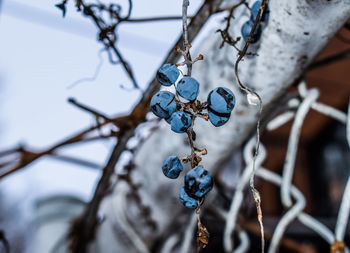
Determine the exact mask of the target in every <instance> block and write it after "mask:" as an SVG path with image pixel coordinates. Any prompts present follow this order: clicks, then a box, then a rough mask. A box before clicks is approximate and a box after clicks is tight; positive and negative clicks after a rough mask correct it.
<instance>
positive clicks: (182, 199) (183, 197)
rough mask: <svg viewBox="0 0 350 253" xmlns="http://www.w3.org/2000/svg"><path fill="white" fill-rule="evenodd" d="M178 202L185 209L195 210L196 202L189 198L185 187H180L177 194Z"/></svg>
mask: <svg viewBox="0 0 350 253" xmlns="http://www.w3.org/2000/svg"><path fill="white" fill-rule="evenodd" d="M179 199H180V202H181V203H182V204H183V205H184V206H185V207H187V208H193V209H195V208H196V207H197V200H196V199H194V198H192V197H190V196H189V195H188V194H187V192H186V191H185V187H182V188H181V190H180V194H179Z"/></svg>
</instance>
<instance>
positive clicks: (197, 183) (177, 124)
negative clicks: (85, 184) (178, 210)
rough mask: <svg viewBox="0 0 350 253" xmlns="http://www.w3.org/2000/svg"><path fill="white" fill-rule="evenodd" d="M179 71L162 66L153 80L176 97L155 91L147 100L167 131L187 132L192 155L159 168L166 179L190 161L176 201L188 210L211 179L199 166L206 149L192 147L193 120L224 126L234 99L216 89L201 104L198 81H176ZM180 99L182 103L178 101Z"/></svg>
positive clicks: (187, 78) (172, 158) (168, 160)
mask: <svg viewBox="0 0 350 253" xmlns="http://www.w3.org/2000/svg"><path fill="white" fill-rule="evenodd" d="M179 76H180V71H179V69H178V68H177V66H176V65H173V64H165V65H163V66H162V67H161V68H160V69H159V70H158V72H157V75H156V77H157V80H158V81H159V83H160V84H162V85H163V86H171V85H174V86H175V90H176V94H173V93H171V92H169V91H159V92H158V93H157V94H155V95H154V96H153V98H152V99H151V103H150V106H151V110H152V112H153V113H154V114H155V115H156V116H158V117H160V118H163V119H165V121H166V122H168V123H169V124H170V127H171V130H173V131H174V132H176V133H187V135H188V137H189V140H190V145H191V150H192V153H191V155H189V156H187V157H185V158H179V157H177V156H169V157H168V158H166V159H165V161H164V162H163V165H162V171H163V173H164V175H165V176H166V177H168V178H171V179H175V178H177V177H178V176H179V175H180V173H181V172H182V170H183V163H187V162H190V163H191V167H192V169H191V170H190V171H189V172H188V173H187V174H186V175H185V183H184V186H183V187H182V188H181V190H180V195H179V198H180V202H181V203H182V204H183V205H184V206H186V207H188V208H196V207H197V206H198V203H199V202H201V201H202V200H203V198H204V196H205V195H206V194H207V193H208V192H209V191H210V190H211V189H212V188H213V178H212V176H211V175H210V173H209V172H208V171H207V170H206V169H204V168H203V167H202V166H201V165H199V163H200V161H201V160H202V159H201V157H200V156H201V155H205V154H206V153H207V151H206V149H199V148H196V147H194V145H193V141H194V140H195V136H196V134H195V132H194V130H193V124H194V120H195V119H196V118H197V117H201V118H204V119H205V120H209V121H210V122H211V123H212V124H213V125H214V126H215V127H219V126H222V125H224V124H225V123H226V122H227V121H228V120H229V119H230V116H231V111H232V110H233V108H234V106H235V96H234V94H233V93H232V91H231V90H229V89H227V88H224V87H218V88H216V89H214V90H212V91H211V92H210V93H209V95H208V98H207V101H206V102H203V103H201V102H200V101H199V100H198V99H197V97H198V94H199V86H200V85H199V82H198V81H197V80H196V79H194V78H193V77H191V76H183V77H182V78H181V79H180V80H179V81H178V82H176V81H177V79H178V78H179ZM180 97H181V98H183V99H184V100H186V102H182V101H181V99H180Z"/></svg>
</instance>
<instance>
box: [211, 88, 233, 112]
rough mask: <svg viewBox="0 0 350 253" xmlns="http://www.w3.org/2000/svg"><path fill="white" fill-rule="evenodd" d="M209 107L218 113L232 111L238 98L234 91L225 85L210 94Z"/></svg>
mask: <svg viewBox="0 0 350 253" xmlns="http://www.w3.org/2000/svg"><path fill="white" fill-rule="evenodd" d="M207 102H208V107H209V108H210V109H211V110H212V111H214V112H217V113H231V111H232V109H233V107H235V103H236V99H235V95H233V92H232V91H230V90H229V89H227V88H224V87H217V88H215V89H214V90H212V91H211V92H210V93H209V95H208V99H207Z"/></svg>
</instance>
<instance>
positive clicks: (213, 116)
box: [208, 110, 231, 127]
mask: <svg viewBox="0 0 350 253" xmlns="http://www.w3.org/2000/svg"><path fill="white" fill-rule="evenodd" d="M208 115H209V121H210V122H211V123H212V124H213V125H214V126H216V127H220V126H222V125H224V124H226V123H227V121H228V120H229V119H230V115H231V114H229V113H221V114H218V113H216V112H214V111H210V110H208Z"/></svg>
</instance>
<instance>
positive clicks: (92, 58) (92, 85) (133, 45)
mask: <svg viewBox="0 0 350 253" xmlns="http://www.w3.org/2000/svg"><path fill="white" fill-rule="evenodd" d="M69 2H70V4H69V8H68V12H67V15H66V17H65V18H62V13H61V12H60V10H58V9H57V8H56V7H55V6H54V4H56V3H58V1H47V0H35V1H27V0H16V1H14V0H3V3H2V7H1V13H0V31H1V35H0V36H1V40H0V140H1V141H0V150H4V149H6V148H9V147H14V146H16V145H18V144H19V143H22V144H25V145H27V146H28V147H31V148H33V149H34V150H40V149H41V148H45V147H48V146H50V145H51V144H53V143H55V142H57V141H59V140H61V139H62V138H64V137H66V136H69V135H71V134H72V133H75V132H77V131H78V130H80V129H83V128H85V127H87V126H91V125H92V124H93V123H94V120H93V118H92V117H91V116H90V115H88V114H87V113H85V112H83V111H81V110H78V109H77V108H75V107H73V106H72V105H70V104H68V103H67V98H68V97H74V98H76V99H77V100H78V101H80V102H82V103H85V104H88V105H90V106H92V107H94V108H96V109H98V110H99V111H102V112H104V113H106V114H109V115H115V114H120V113H127V112H128V110H130V108H131V105H132V104H134V103H135V102H136V101H137V99H138V97H139V95H140V92H139V91H136V90H130V89H123V88H121V85H123V86H125V87H131V83H130V82H129V80H128V79H127V77H126V75H125V73H124V71H123V70H122V68H121V67H120V66H117V65H111V64H110V63H109V62H108V59H107V55H106V53H105V52H102V53H99V52H100V50H101V48H102V46H101V44H99V43H98V42H96V28H95V26H94V25H93V24H92V22H91V21H90V20H89V19H87V18H85V17H82V16H81V14H80V13H77V12H76V10H75V8H74V5H73V2H74V1H69ZM133 2H134V8H133V12H132V17H150V16H166V15H181V4H182V1H180V0H177V1H161V0H152V1H151V0H149V1H144V0H134V1H133ZM201 2H202V1H197V0H196V1H191V5H190V8H189V13H190V14H191V13H194V12H195V11H196V9H197V8H198V7H199V6H200V4H201ZM219 20H221V17H219V16H217V17H216V19H215V20H214V21H215V22H212V23H211V25H209V26H208V27H207V28H206V29H205V30H206V31H203V32H202V35H201V36H199V38H198V40H197V41H200V40H201V39H202V38H203V36H204V35H205V34H206V32H207V31H208V30H209V29H211V27H213V26H216V25H217V23H216V22H218V21H219ZM181 29H182V26H181V21H168V22H153V23H140V24H125V25H121V26H120V27H119V32H118V34H119V40H118V46H119V48H120V49H121V52H122V54H123V55H124V56H125V59H126V60H128V61H129V62H130V64H131V65H132V67H133V69H134V72H135V74H136V79H137V81H138V83H139V84H140V86H141V87H142V88H145V87H146V86H147V84H148V82H149V80H151V79H152V78H153V76H154V74H155V71H156V70H157V68H158V66H159V64H160V63H161V62H162V60H163V58H164V56H165V55H166V54H167V52H168V50H169V48H170V46H171V45H172V44H173V42H174V41H175V40H176V39H177V38H178V36H179V35H180V33H181ZM194 46H195V44H194ZM99 64H100V65H101V64H102V65H101V68H100V72H99V74H98V76H97V78H96V80H94V81H90V82H82V83H80V84H78V85H76V86H74V87H72V88H69V87H70V85H71V84H72V83H74V82H75V81H77V80H79V79H81V78H87V77H91V76H93V75H94V72H95V70H96V67H97V66H98V65H99ZM111 144H113V143H111V142H110V141H105V142H98V143H93V144H89V145H87V144H84V145H79V146H74V147H70V148H66V149H64V150H63V152H64V153H65V154H72V155H74V156H77V157H82V158H84V157H85V158H88V160H89V161H93V162H96V163H98V164H101V166H102V165H103V164H104V162H105V161H106V158H107V157H108V154H109V151H110V147H111ZM98 175H99V173H98V171H94V170H91V169H86V168H82V167H79V166H76V165H72V164H68V163H63V162H58V161H55V160H53V159H52V158H43V159H40V160H39V161H38V162H35V163H33V164H32V165H30V166H28V167H26V168H25V169H23V170H22V171H20V172H17V173H15V174H13V175H11V176H9V177H8V178H6V179H4V180H2V181H1V185H0V189H1V191H2V192H3V193H4V194H10V193H11V195H12V196H16V197H13V198H11V201H18V199H23V198H26V199H27V200H28V201H29V199H30V201H31V200H32V199H35V198H37V197H43V196H48V195H51V194H60V193H69V194H73V195H75V196H79V197H81V198H82V199H84V200H87V199H89V198H90V196H91V194H92V192H93V189H94V184H95V182H96V180H97V179H98ZM34 189H35V190H34ZM28 193H30V194H28ZM9 201H10V200H9Z"/></svg>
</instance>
